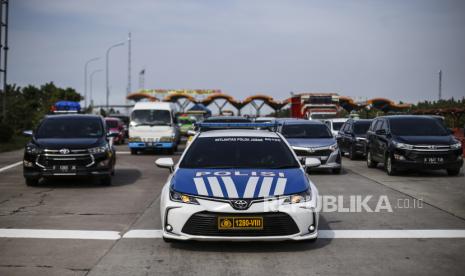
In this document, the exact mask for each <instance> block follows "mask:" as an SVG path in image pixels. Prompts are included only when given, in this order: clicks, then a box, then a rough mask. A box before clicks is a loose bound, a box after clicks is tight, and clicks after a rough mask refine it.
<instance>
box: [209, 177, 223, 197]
mask: <svg viewBox="0 0 465 276" xmlns="http://www.w3.org/2000/svg"><path fill="white" fill-rule="evenodd" d="M207 179H208V183H210V188H211V189H212V193H213V196H216V197H223V191H222V190H221V187H220V182H218V179H217V178H216V177H214V176H210V177H207Z"/></svg>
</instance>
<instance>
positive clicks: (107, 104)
mask: <svg viewBox="0 0 465 276" xmlns="http://www.w3.org/2000/svg"><path fill="white" fill-rule="evenodd" d="M123 45H124V42H120V43H116V44H114V45H112V46H110V47H109V48H108V49H107V53H106V55H105V79H106V90H107V100H106V108H107V111H108V110H109V103H108V99H109V98H110V84H109V80H108V70H109V69H108V58H109V55H110V50H111V49H113V48H115V47H118V46H123Z"/></svg>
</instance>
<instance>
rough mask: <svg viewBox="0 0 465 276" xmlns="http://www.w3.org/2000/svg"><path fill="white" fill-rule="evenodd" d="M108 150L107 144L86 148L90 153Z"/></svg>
mask: <svg viewBox="0 0 465 276" xmlns="http://www.w3.org/2000/svg"><path fill="white" fill-rule="evenodd" d="M107 150H108V145H105V146H100V147H95V148H90V149H88V151H89V153H90V154H96V153H104V152H106V151H107Z"/></svg>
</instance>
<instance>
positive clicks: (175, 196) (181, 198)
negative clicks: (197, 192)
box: [170, 191, 199, 205]
mask: <svg viewBox="0 0 465 276" xmlns="http://www.w3.org/2000/svg"><path fill="white" fill-rule="evenodd" d="M170 199H171V200H172V201H176V202H182V203H186V204H197V205H198V204H199V202H198V201H197V199H195V198H194V197H192V196H189V195H186V194H181V193H178V192H175V191H170Z"/></svg>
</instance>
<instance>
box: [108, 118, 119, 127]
mask: <svg viewBox="0 0 465 276" xmlns="http://www.w3.org/2000/svg"><path fill="white" fill-rule="evenodd" d="M105 123H106V124H107V127H109V128H117V127H118V121H115V120H107V121H105Z"/></svg>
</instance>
